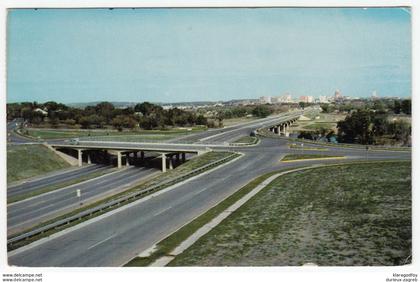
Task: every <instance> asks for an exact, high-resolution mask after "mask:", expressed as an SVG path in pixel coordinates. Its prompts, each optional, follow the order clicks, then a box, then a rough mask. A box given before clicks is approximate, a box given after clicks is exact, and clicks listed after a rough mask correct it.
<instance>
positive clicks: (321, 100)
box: [319, 96, 329, 103]
mask: <svg viewBox="0 0 420 282" xmlns="http://www.w3.org/2000/svg"><path fill="white" fill-rule="evenodd" d="M319 102H320V103H328V102H329V101H328V98H327V96H319Z"/></svg>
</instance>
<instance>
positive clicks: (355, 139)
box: [337, 110, 374, 144]
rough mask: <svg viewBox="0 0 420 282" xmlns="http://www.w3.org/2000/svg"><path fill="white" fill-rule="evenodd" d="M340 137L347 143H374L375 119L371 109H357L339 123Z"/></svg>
mask: <svg viewBox="0 0 420 282" xmlns="http://www.w3.org/2000/svg"><path fill="white" fill-rule="evenodd" d="M337 128H338V138H339V140H340V142H345V143H360V144H372V143H373V129H374V124H373V119H372V114H371V112H370V111H366V110H357V111H356V112H353V113H352V114H351V115H348V116H347V117H346V118H345V119H344V120H342V121H339V122H338V123H337Z"/></svg>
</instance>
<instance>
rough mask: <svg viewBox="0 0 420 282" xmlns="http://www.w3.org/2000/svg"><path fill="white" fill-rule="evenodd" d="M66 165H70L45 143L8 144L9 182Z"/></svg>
mask: <svg viewBox="0 0 420 282" xmlns="http://www.w3.org/2000/svg"><path fill="white" fill-rule="evenodd" d="M66 167H70V165H69V164H68V163H67V162H65V161H64V160H63V159H61V158H60V157H59V156H57V155H56V154H54V152H52V151H51V150H50V149H48V148H46V147H45V146H43V145H8V146H7V183H11V182H14V181H17V180H22V179H25V178H29V177H33V176H37V175H42V174H45V173H47V172H51V171H54V170H58V169H62V168H66Z"/></svg>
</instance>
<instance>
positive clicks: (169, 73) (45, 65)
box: [7, 8, 411, 103]
mask: <svg viewBox="0 0 420 282" xmlns="http://www.w3.org/2000/svg"><path fill="white" fill-rule="evenodd" d="M7 28H8V30H7V36H8V37H7V39H8V41H7V52H8V54H7V75H8V79H7V84H8V85H7V86H8V93H7V101H8V102H19V101H38V102H45V101H49V100H54V101H59V102H64V103H69V102H89V101H103V100H107V101H133V102H137V101H152V102H176V101H204V100H206V101H207V100H230V99H242V98H258V97H259V96H263V95H267V96H278V95H282V94H284V93H286V92H289V93H290V94H292V95H293V96H295V97H298V96H300V95H313V96H319V95H327V96H331V95H332V94H333V93H334V91H335V90H336V89H339V90H340V91H341V92H342V94H343V95H348V96H357V97H362V96H370V95H371V93H372V91H373V90H376V91H377V93H378V94H379V95H380V96H400V97H407V96H410V95H411V16H410V12H409V10H407V9H401V8H369V9H362V8H329V9H328V8H306V9H305V8H258V9H246V8H243V9H135V10H134V9H114V10H109V9H69V10H65V9H61V10H58V9H38V10H33V9H28V10H10V12H9V15H8V27H7Z"/></svg>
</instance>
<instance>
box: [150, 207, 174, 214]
mask: <svg viewBox="0 0 420 282" xmlns="http://www.w3.org/2000/svg"><path fill="white" fill-rule="evenodd" d="M171 208H172V207H167V208H166V209H163V210H161V211H158V212H157V213H155V214H154V215H153V216H157V215H160V214H162V213H164V212H166V211H167V210H169V209H171Z"/></svg>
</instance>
